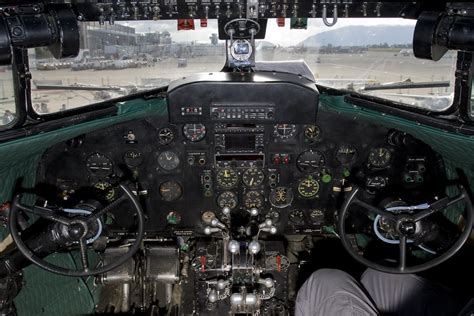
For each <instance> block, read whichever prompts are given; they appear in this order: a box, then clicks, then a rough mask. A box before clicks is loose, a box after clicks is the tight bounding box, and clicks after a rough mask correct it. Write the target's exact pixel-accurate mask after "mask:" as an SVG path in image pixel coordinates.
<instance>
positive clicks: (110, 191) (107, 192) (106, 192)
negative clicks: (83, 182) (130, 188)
mask: <svg viewBox="0 0 474 316" xmlns="http://www.w3.org/2000/svg"><path fill="white" fill-rule="evenodd" d="M94 188H96V189H97V190H99V191H100V192H101V193H102V195H103V197H105V199H106V200H107V201H113V200H114V199H115V194H116V192H115V189H114V188H113V187H112V185H111V184H110V183H108V182H105V181H99V182H96V183H95V184H94Z"/></svg>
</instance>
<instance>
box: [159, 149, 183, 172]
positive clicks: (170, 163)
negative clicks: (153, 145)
mask: <svg viewBox="0 0 474 316" xmlns="http://www.w3.org/2000/svg"><path fill="white" fill-rule="evenodd" d="M158 165H159V166H160V167H161V168H162V169H165V170H168V171H170V170H173V169H176V168H177V167H178V166H179V157H178V155H177V154H176V153H175V152H173V151H169V150H167V151H164V152H162V153H161V154H160V155H159V156H158Z"/></svg>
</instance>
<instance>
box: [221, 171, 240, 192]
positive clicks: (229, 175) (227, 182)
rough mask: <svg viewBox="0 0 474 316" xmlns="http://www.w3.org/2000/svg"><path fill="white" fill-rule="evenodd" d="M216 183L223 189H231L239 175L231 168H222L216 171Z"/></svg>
mask: <svg viewBox="0 0 474 316" xmlns="http://www.w3.org/2000/svg"><path fill="white" fill-rule="evenodd" d="M216 180H217V185H218V186H219V187H221V188H223V189H232V188H233V187H235V186H236V185H237V182H238V181H239V177H238V175H237V172H235V171H234V170H233V169H231V168H223V169H220V170H219V171H218V172H217V176H216Z"/></svg>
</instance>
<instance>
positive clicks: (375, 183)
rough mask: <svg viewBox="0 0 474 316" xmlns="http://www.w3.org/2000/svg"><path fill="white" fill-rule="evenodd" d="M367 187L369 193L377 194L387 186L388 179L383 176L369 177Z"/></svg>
mask: <svg viewBox="0 0 474 316" xmlns="http://www.w3.org/2000/svg"><path fill="white" fill-rule="evenodd" d="M365 185H366V187H367V190H368V191H369V192H375V191H377V190H380V189H383V188H385V187H386V186H387V179H386V178H384V177H381V176H369V177H367V180H366V182H365Z"/></svg>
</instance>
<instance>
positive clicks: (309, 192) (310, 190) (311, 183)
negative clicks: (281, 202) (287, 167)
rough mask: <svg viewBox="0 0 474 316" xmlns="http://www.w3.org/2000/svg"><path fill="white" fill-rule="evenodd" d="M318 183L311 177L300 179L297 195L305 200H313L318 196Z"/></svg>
mask: <svg viewBox="0 0 474 316" xmlns="http://www.w3.org/2000/svg"><path fill="white" fill-rule="evenodd" d="M318 192H319V182H318V181H317V180H316V179H314V178H313V177H311V176H309V177H307V178H304V179H301V180H300V181H299V182H298V193H299V194H300V195H301V196H302V197H304V198H307V199H313V198H315V197H316V196H317V195H318Z"/></svg>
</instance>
